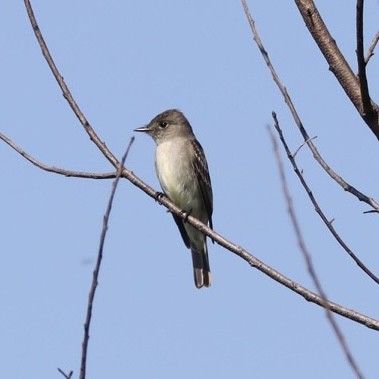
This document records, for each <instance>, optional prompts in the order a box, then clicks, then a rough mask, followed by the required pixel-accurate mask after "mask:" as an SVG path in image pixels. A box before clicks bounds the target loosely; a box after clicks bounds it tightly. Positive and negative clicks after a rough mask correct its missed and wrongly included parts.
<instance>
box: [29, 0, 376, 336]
mask: <svg viewBox="0 0 379 379" xmlns="http://www.w3.org/2000/svg"><path fill="white" fill-rule="evenodd" d="M24 1H25V6H26V9H27V11H28V15H29V19H30V22H31V24H32V26H33V30H34V31H35V35H36V38H37V40H38V42H39V44H40V46H41V49H42V53H43V54H44V56H45V58H46V56H47V57H48V58H46V60H47V63H48V65H49V67H50V69H51V70H52V72H53V74H54V76H55V78H56V79H57V81H58V83H59V85H60V86H61V88H62V86H63V84H64V82H63V78H62V76H61V75H60V73H59V72H58V70H57V68H56V67H55V65H52V64H53V62H52V58H51V56H50V53H49V52H48V49H47V46H46V44H45V42H44V41H43V38H42V34H41V32H40V30H39V27H38V25H37V21H36V19H35V17H34V14H33V11H32V8H31V5H30V2H29V1H28V0H24ZM65 88H67V86H66V85H65V84H64V86H63V92H64V93H65ZM67 91H68V88H67ZM68 94H70V92H69V91H68V93H66V94H65V98H66V99H67V101H68V103H69V104H70V106H71V108H72V109H73V110H74V112H79V113H75V114H76V115H77V116H78V118H79V120H80V122H81V123H82V125H83V127H84V128H85V130H86V131H87V133H88V135H89V136H90V137H91V140H93V141H94V143H95V144H96V146H97V147H98V148H99V150H100V151H101V152H102V153H103V154H104V156H105V157H106V158H107V159H108V160H109V161H110V162H111V163H112V165H113V166H114V167H115V168H118V167H119V163H118V161H117V159H116V158H115V156H114V155H113V154H112V153H111V152H110V151H109V150H108V148H107V147H106V145H105V144H103V143H101V140H100V139H99V137H98V136H97V135H96V133H95V131H94V130H93V129H92V127H91V126H90V124H89V123H88V121H87V120H86V118H85V117H84V115H83V116H82V113H81V111H80V110H79V109H78V108H77V105H76V103H75V102H72V101H73V99H72V98H71V97H70V96H68ZM121 176H122V177H124V178H126V179H127V180H129V182H131V183H132V184H133V185H135V186H136V187H138V188H139V189H141V190H142V191H143V192H145V193H146V194H147V195H148V196H150V197H151V198H153V199H154V200H155V199H156V198H157V195H158V193H159V192H157V191H155V190H154V189H153V188H152V187H150V186H149V185H147V184H146V183H145V182H144V181H142V180H141V179H140V178H139V177H137V176H136V175H134V174H133V173H132V172H131V171H130V170H127V169H126V168H125V167H124V169H123V172H122V175H121ZM159 204H161V205H163V206H164V207H166V208H167V209H168V210H169V211H170V212H172V213H173V214H175V215H176V216H178V217H180V218H182V219H183V220H185V221H186V222H188V223H189V224H191V225H192V226H194V227H195V228H196V229H198V230H200V231H202V232H203V233H204V234H206V235H207V236H208V237H210V238H211V239H213V240H214V241H215V242H216V243H218V244H219V245H220V246H222V247H224V248H225V249H227V250H229V251H231V252H232V253H234V254H236V255H238V256H239V257H241V258H242V259H244V260H245V261H246V262H247V263H248V264H250V266H252V267H254V268H256V269H258V270H259V271H261V272H262V273H264V274H265V275H267V276H269V277H270V278H271V279H273V280H275V281H277V282H278V283H280V284H281V285H283V286H285V287H287V288H288V289H290V290H291V291H293V292H295V293H297V294H299V295H300V296H302V297H303V298H304V299H305V300H307V301H310V302H313V303H315V304H317V305H319V306H322V303H321V298H320V296H318V295H317V294H315V293H314V292H312V291H310V290H308V289H307V288H305V287H303V286H301V285H299V284H298V283H296V282H294V281H293V280H291V279H289V278H287V277H286V276H284V275H282V274H281V273H280V272H278V271H276V270H274V269H273V268H272V267H270V266H268V265H267V264H265V263H263V262H262V261H260V260H259V259H258V258H256V257H254V256H253V255H252V254H250V253H249V252H248V251H247V250H245V249H243V248H242V247H240V246H238V245H236V244H234V243H232V242H230V241H228V240H227V239H226V238H224V237H223V236H221V235H220V234H218V233H217V232H215V231H214V230H212V229H210V228H209V227H208V226H207V225H205V224H203V223H202V222H201V221H199V220H198V219H196V218H194V217H193V216H191V215H190V216H188V215H186V214H184V212H183V210H182V209H180V208H178V207H177V206H176V205H175V204H173V203H172V202H171V201H170V200H169V199H168V198H167V197H161V198H160V199H159ZM378 209H379V207H378ZM328 304H329V307H330V309H331V310H332V311H333V312H335V313H337V314H339V315H341V316H343V317H346V318H348V319H350V320H352V321H354V322H357V323H360V324H362V325H365V326H367V327H368V328H371V329H374V330H379V321H378V320H375V319H373V318H371V317H368V316H366V315H363V314H361V313H359V312H356V311H354V310H352V309H348V308H346V307H343V306H342V305H339V304H336V303H332V302H329V303H328Z"/></svg>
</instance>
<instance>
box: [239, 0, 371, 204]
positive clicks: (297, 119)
mask: <svg viewBox="0 0 379 379" xmlns="http://www.w3.org/2000/svg"><path fill="white" fill-rule="evenodd" d="M242 4H243V7H244V10H245V13H246V16H247V19H248V21H249V24H250V28H251V31H252V33H253V38H254V41H255V42H256V44H257V46H258V48H259V50H260V52H261V54H262V56H263V59H264V60H265V62H266V64H267V66H268V68H269V70H270V72H271V75H272V77H273V79H274V82H275V83H276V85H277V86H278V88H279V90H280V92H281V93H282V95H283V97H284V101H285V102H286V104H287V105H288V108H289V110H290V111H291V114H292V117H293V118H294V120H295V123H296V125H297V127H298V129H299V130H300V133H301V134H302V136H303V138H304V141H306V143H307V145H308V147H309V149H310V150H311V151H312V154H313V157H314V158H315V159H316V161H317V162H318V163H319V164H320V165H321V167H322V168H323V169H324V170H325V171H326V172H327V174H328V175H329V176H330V177H331V178H332V179H333V180H335V181H336V182H337V183H338V184H339V185H340V186H341V187H342V188H343V189H344V190H345V191H347V192H350V193H351V194H352V195H354V196H355V197H357V198H358V200H360V201H363V202H365V203H367V204H368V205H370V206H371V207H372V208H374V209H376V210H377V211H379V203H378V202H376V201H375V200H374V199H373V198H370V197H368V196H366V195H365V194H363V193H362V192H360V191H358V190H357V189H356V188H354V187H353V186H352V185H350V184H349V183H347V182H346V181H345V180H344V179H342V178H341V177H340V176H339V175H338V174H337V173H336V172H335V171H334V170H333V169H332V168H331V167H330V166H329V165H328V164H327V163H326V162H325V160H324V159H323V158H322V157H321V155H320V153H319V152H318V150H317V149H316V146H315V145H314V143H313V142H312V139H311V138H310V137H309V135H308V133H307V131H306V130H305V128H304V125H303V123H302V121H301V119H300V117H299V115H298V113H297V111H296V108H295V106H294V104H293V102H292V100H291V98H290V96H289V94H288V92H287V89H286V88H285V87H284V85H283V84H282V82H281V81H280V79H279V76H278V74H277V73H276V71H275V69H274V66H273V65H272V63H271V60H270V57H269V55H268V53H267V51H266V50H265V48H264V46H263V43H262V41H261V39H260V37H259V34H258V32H257V29H256V27H255V21H254V20H253V18H252V17H251V14H250V11H249V8H248V6H247V4H246V1H245V0H242Z"/></svg>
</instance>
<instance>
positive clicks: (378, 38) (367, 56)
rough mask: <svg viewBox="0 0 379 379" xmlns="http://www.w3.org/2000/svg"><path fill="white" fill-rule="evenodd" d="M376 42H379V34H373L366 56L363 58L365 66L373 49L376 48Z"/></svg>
mask: <svg viewBox="0 0 379 379" xmlns="http://www.w3.org/2000/svg"><path fill="white" fill-rule="evenodd" d="M378 41H379V32H377V33H376V34H375V36H374V38H373V39H372V41H371V44H370V47H369V48H368V50H367V54H366V57H365V63H366V65H367V63H368V62H369V60H370V58H371V57H372V56H373V55H374V50H375V47H376V45H377V43H378Z"/></svg>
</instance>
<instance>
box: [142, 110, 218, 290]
mask: <svg viewBox="0 0 379 379" xmlns="http://www.w3.org/2000/svg"><path fill="white" fill-rule="evenodd" d="M135 131H136V132H145V133H147V134H149V135H150V136H151V137H152V138H153V139H154V141H155V142H156V144H157V149H156V153H155V169H156V173H157V176H158V179H159V183H160V185H161V187H162V190H163V192H164V193H165V195H166V196H167V197H168V198H169V199H170V200H171V201H172V202H173V203H174V204H175V205H176V206H177V207H179V208H181V209H183V210H184V211H185V212H187V213H188V214H190V215H191V216H194V217H196V218H197V219H199V220H200V221H202V222H203V223H204V224H208V223H209V226H210V227H211V228H212V227H213V226H212V211H213V195H212V186H211V179H210V177H209V172H208V164H207V160H206V159H205V155H204V151H203V148H202V147H201V145H200V143H199V142H198V141H197V139H196V137H195V135H194V134H193V131H192V127H191V125H190V123H189V122H188V120H187V119H186V117H185V116H184V114H183V113H182V112H180V111H179V110H177V109H170V110H167V111H165V112H163V113H161V114H159V115H158V116H156V117H154V118H153V119H152V120H151V121H150V123H149V124H148V125H147V126H145V127H142V128H138V129H135ZM173 216H174V220H175V223H176V225H177V226H178V228H179V231H180V234H181V236H182V238H183V241H184V243H185V245H186V246H187V248H189V249H191V253H192V262H193V270H194V280H195V285H196V287H197V288H201V287H209V286H210V285H211V273H210V269H209V260H208V248H207V241H206V236H205V235H204V234H203V233H202V232H200V231H199V230H197V229H195V228H194V227H193V226H192V225H190V224H189V223H187V222H183V220H182V219H181V218H179V217H178V216H176V215H174V214H173Z"/></svg>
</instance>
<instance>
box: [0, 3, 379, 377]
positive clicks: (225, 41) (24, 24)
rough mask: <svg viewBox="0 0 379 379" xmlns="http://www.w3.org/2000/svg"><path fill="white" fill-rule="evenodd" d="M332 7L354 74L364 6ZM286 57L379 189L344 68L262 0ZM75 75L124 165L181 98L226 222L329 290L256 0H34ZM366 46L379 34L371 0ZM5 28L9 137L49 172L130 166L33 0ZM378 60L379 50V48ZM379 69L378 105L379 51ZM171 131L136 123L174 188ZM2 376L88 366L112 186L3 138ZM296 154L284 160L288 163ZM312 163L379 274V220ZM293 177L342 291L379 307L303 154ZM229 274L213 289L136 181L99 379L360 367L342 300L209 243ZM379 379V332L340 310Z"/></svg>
mask: <svg viewBox="0 0 379 379" xmlns="http://www.w3.org/2000/svg"><path fill="white" fill-rule="evenodd" d="M319 3H320V4H318V6H319V10H320V12H321V14H322V16H323V17H324V19H325V21H326V23H327V24H328V26H329V29H330V31H331V33H332V34H333V36H334V38H335V39H336V41H337V43H338V45H339V46H340V48H341V50H342V52H343V53H344V54H345V56H346V58H347V59H348V61H349V62H350V64H351V65H352V67H353V68H354V70H355V71H356V63H355V52H354V51H355V42H354V41H355V31H354V25H355V15H354V12H355V5H354V4H350V3H347V2H344V1H341V0H340V1H338V0H337V1H334V2H325V1H324V2H322V1H319ZM248 4H249V6H250V10H251V12H252V16H253V17H254V18H255V20H256V23H257V28H258V31H259V32H260V35H261V38H262V40H263V42H264V44H265V47H266V49H267V50H268V52H269V54H270V57H271V59H272V61H273V63H274V65H275V67H276V69H277V71H278V73H279V75H280V77H281V79H282V81H283V82H284V84H285V85H286V87H287V89H288V91H289V92H290V94H291V96H292V99H293V101H294V103H295V105H296V107H297V110H298V112H299V114H300V116H301V117H302V120H303V122H304V124H305V126H306V128H307V130H308V133H309V134H310V135H311V136H317V137H318V138H317V139H316V140H315V143H316V145H317V146H318V148H319V150H320V152H321V154H323V156H324V158H325V159H326V160H327V162H328V163H329V164H330V165H331V166H332V167H333V168H334V169H335V170H336V171H337V172H338V173H339V174H340V175H341V176H343V177H344V178H345V179H346V180H347V181H349V182H351V183H352V184H353V185H355V186H356V187H357V188H359V189H360V190H361V191H363V192H365V193H366V194H367V195H368V196H372V197H376V199H378V197H379V180H378V175H377V173H378V170H377V162H378V159H379V150H378V143H377V141H376V140H375V137H374V135H373V134H372V133H371V132H370V131H369V129H368V127H367V126H366V125H365V124H364V123H363V122H362V120H361V119H360V117H359V116H358V114H357V112H356V111H355V109H354V107H353V106H352V105H351V104H350V102H349V101H348V99H347V97H346V96H345V94H344V93H343V91H342V90H341V88H340V87H339V85H338V83H337V81H336V80H335V78H334V77H333V76H332V74H331V73H330V72H329V71H328V66H327V64H326V62H325V61H324V59H323V57H322V56H321V54H320V52H319V50H318V49H317V47H316V45H315V43H314V42H313V40H312V39H311V37H310V35H309V33H308V32H307V30H306V29H305V27H304V23H303V20H302V19H301V17H300V15H299V12H298V11H297V9H296V8H295V5H294V4H293V3H292V2H277V1H275V2H274V1H249V2H248ZM32 5H33V6H34V11H35V14H36V17H37V20H38V22H39V25H40V28H41V30H42V32H43V34H44V37H45V39H46V42H47V44H48V46H49V48H50V52H51V53H52V55H53V57H54V59H55V61H56V64H57V66H58V68H59V69H60V71H61V73H62V75H63V76H64V78H65V81H66V83H67V84H68V86H69V87H70V89H71V91H72V93H73V95H74V97H75V99H76V101H77V102H78V104H79V106H80V107H81V109H82V111H83V112H84V113H85V115H86V116H87V118H88V119H89V121H90V122H91V124H92V126H93V127H94V129H95V130H96V132H97V133H98V134H99V135H100V137H101V139H102V140H103V141H105V143H106V144H107V146H108V147H109V148H110V149H111V151H112V152H113V153H114V154H115V155H116V156H119V157H121V155H122V154H123V152H124V151H125V149H126V146H127V144H128V142H129V140H130V138H131V136H132V135H133V129H134V128H136V127H138V126H142V125H144V124H145V123H147V122H148V121H149V120H150V119H151V118H152V117H154V116H155V115H156V114H157V113H160V112H161V111H163V110H165V109H168V108H180V109H181V110H182V111H183V112H184V113H185V114H186V116H187V117H188V119H189V120H190V122H191V124H192V126H193V129H194V131H195V133H196V135H197V137H198V139H199V140H200V142H201V144H202V145H203V147H204V149H205V151H206V155H207V159H208V164H209V167H210V172H211V178H212V184H213V192H214V218H213V220H214V228H215V230H216V231H218V232H220V233H221V234H223V235H225V237H227V238H228V239H230V240H232V241H233V242H235V243H237V244H239V245H241V246H243V247H245V248H246V249H248V250H249V251H250V252H251V253H252V254H254V255H255V256H257V257H258V258H259V259H261V260H263V261H264V262H266V263H268V264H270V265H272V266H273V267H274V268H276V269H277V270H279V271H280V272H282V273H283V274H285V275H287V276H289V277H290V278H292V279H293V280H295V281H298V282H299V283H301V284H302V285H304V286H306V287H308V288H310V289H314V288H313V285H312V282H311V279H310V278H309V275H308V273H307V270H306V267H305V264H304V262H303V258H302V256H301V253H300V252H299V250H298V247H297V243H296V239H295V237H294V233H293V230H292V227H291V224H290V221H289V218H288V214H287V210H286V205H285V203H284V199H283V195H282V192H281V187H280V181H279V177H278V170H277V166H276V162H275V158H274V154H273V151H272V146H271V142H270V139H269V136H268V133H267V130H266V126H267V124H272V119H271V112H272V111H273V110H275V111H276V112H277V115H278V117H279V120H280V123H281V126H282V128H283V130H284V133H285V135H286V136H287V138H288V142H289V144H290V146H291V148H292V149H293V150H295V149H296V148H297V147H298V146H299V145H300V144H301V142H302V141H301V136H300V134H299V133H298V132H297V130H296V128H295V126H294V123H293V121H292V119H291V117H290V114H289V111H288V110H287V108H286V106H285V104H284V102H283V100H282V97H281V95H280V94H279V92H278V90H277V88H276V87H275V85H274V83H273V81H272V80H271V77H270V74H269V72H268V70H267V67H266V65H265V64H264V62H263V60H262V58H261V56H260V53H259V51H258V49H257V48H256V46H255V44H254V42H253V41H252V36H251V31H250V29H249V26H248V23H247V20H246V18H245V15H244V13H243V9H242V6H241V4H240V2H238V1H234V2H222V4H221V2H217V1H207V2H203V1H196V0H193V1H180V2H178V1H171V0H170V1H165V2H157V1H151V0H150V1H139V2H123V1H107V2H101V1H87V0H83V1H80V2H76V1H72V0H67V1H65V2H40V1H33V4H32ZM366 7H367V11H366V19H365V21H366V24H365V27H366V28H365V32H366V46H367V44H368V43H369V42H370V41H371V38H372V36H373V35H374V34H375V33H376V32H377V30H378V23H377V15H378V3H377V2H374V1H372V2H367V5H366ZM0 23H1V25H2V29H3V33H1V37H0V41H1V49H2V54H1V58H0V59H1V65H2V70H1V71H0V82H1V84H2V96H1V109H2V111H1V112H0V125H1V130H0V131H1V132H2V133H4V134H5V135H7V136H8V137H9V138H11V139H13V140H14V141H15V142H16V143H17V144H18V145H20V146H21V147H22V148H23V149H25V150H26V151H27V152H28V153H30V154H31V155H33V156H35V157H36V158H37V159H39V160H41V161H43V162H44V163H46V164H50V165H55V166H58V167H62V168H66V169H72V170H79V171H89V172H108V171H112V168H111V167H110V165H109V164H108V162H107V161H106V160H105V159H104V158H103V157H102V155H101V154H100V153H99V151H98V150H97V149H96V148H95V146H94V145H93V144H92V143H91V141H90V140H89V138H88V137H87V135H86V134H85V133H84V131H83V130H82V127H81V126H80V124H79V122H78V121H77V119H76V118H75V116H74V115H73V113H72V112H71V110H70V109H69V107H68V105H67V103H66V102H65V100H64V98H63V96H62V94H61V91H60V90H59V88H58V86H57V84H56V82H55V81H54V79H53V77H52V75H51V73H50V71H49V69H48V67H47V64H46V63H45V61H44V59H43V57H42V54H41V52H40V49H39V47H38V45H37V42H36V40H35V37H34V34H33V32H32V29H31V26H30V24H29V21H28V19H27V16H26V11H25V9H24V6H23V3H22V2H15V1H8V2H6V3H5V4H4V5H3V7H2V12H1V14H0ZM377 55H378V54H377ZM377 55H375V56H374V57H373V58H372V60H371V62H370V64H369V66H368V76H369V80H370V82H371V87H370V89H371V95H372V97H373V98H374V99H376V101H377V100H378V97H379V93H378V86H377V85H376V83H378V80H379V75H378V72H379V71H378V69H377V68H378V56H377ZM154 148H155V147H154V143H153V141H152V140H151V139H149V138H148V137H147V136H144V135H137V136H136V140H135V143H134V145H133V146H132V149H131V151H130V154H129V156H128V159H127V163H126V166H127V167H128V168H129V169H131V170H132V171H133V172H134V173H135V174H136V175H138V176H139V177H140V178H142V179H143V180H145V181H146V182H147V183H149V184H150V185H152V186H153V187H154V188H156V189H157V190H159V185H158V181H157V179H156V177H155V172H154ZM0 157H1V170H2V178H3V180H2V185H1V196H2V199H3V202H2V207H1V208H2V212H1V214H0V220H1V221H0V222H1V226H2V227H1V240H2V249H1V250H2V264H1V265H0V298H1V303H2V307H1V312H0V325H1V342H0V353H1V356H2V374H3V376H4V377H7V378H28V377H39V378H52V377H57V378H59V377H62V376H61V375H60V374H59V373H58V372H57V371H56V369H57V367H60V368H62V369H63V370H65V371H67V372H68V371H69V370H73V371H74V377H78V374H79V367H80V366H79V365H80V353H81V341H82V335H83V323H84V316H85V309H86V302H87V295H88V291H89V287H90V282H91V277H92V270H93V266H94V263H95V258H96V253H97V249H98V244H99V235H100V231H101V227H102V217H103V214H104V211H105V208H106V204H107V201H108V197H109V194H110V190H111V181H105V180H104V181H100V180H97V181H95V180H86V179H76V178H65V177H62V176H58V175H54V174H49V173H46V172H43V171H41V170H39V169H37V168H35V167H34V166H32V165H31V164H30V163H28V162H27V161H25V160H24V159H22V157H21V156H19V155H18V154H16V153H15V152H14V151H13V150H11V149H10V148H9V147H8V146H7V145H5V144H4V143H1V144H0ZM283 157H284V155H283ZM297 157H298V164H299V165H300V167H301V168H302V169H303V170H304V175H305V177H306V179H307V180H308V182H309V184H310V186H311V187H312V190H313V193H314V195H315V196H316V197H317V198H318V200H319V202H320V205H321V206H322V208H323V209H324V211H325V212H326V214H327V215H328V217H329V218H330V219H332V218H335V221H334V224H333V225H334V226H335V227H336V229H337V231H338V232H339V233H340V234H341V236H342V237H343V238H344V239H345V241H346V242H347V243H348V245H349V246H350V247H351V248H352V249H353V250H354V251H355V253H356V254H357V255H358V256H359V257H360V258H361V259H362V260H363V261H364V262H365V263H366V264H367V265H368V266H369V267H370V268H371V269H372V270H373V271H374V272H376V273H379V261H378V254H377V245H378V244H377V230H378V227H379V221H378V217H377V216H376V215H373V214H369V215H364V214H363V212H364V211H365V210H367V209H368V207H367V206H366V205H365V204H363V203H359V202H358V200H356V199H355V198H354V197H352V196H351V195H349V194H347V193H344V191H343V190H342V189H341V188H339V187H338V186H337V184H336V183H334V182H332V181H331V180H330V179H329V178H328V177H327V175H326V174H325V173H324V172H323V171H322V169H321V168H320V167H319V166H318V165H317V164H316V162H315V161H314V160H313V158H312V157H311V154H310V153H309V151H307V149H306V148H303V149H302V150H301V151H300V152H299V154H298V155H297ZM284 162H285V169H286V173H287V177H288V182H289V187H290V190H291V194H292V197H293V200H294V205H295V208H296V210H297V214H298V217H299V222H300V223H301V227H302V231H303V234H304V238H305V240H306V243H307V246H308V249H309V250H310V252H311V254H312V259H313V262H314V265H315V267H316V269H317V273H318V274H319V277H320V280H321V282H322V285H323V287H324V289H325V290H326V292H327V294H328V296H329V298H330V299H331V300H333V301H335V302H337V303H340V304H343V305H345V306H346V307H348V308H352V309H355V310H357V311H359V312H362V313H364V314H367V315H369V316H371V317H373V318H378V317H379V307H378V302H377V301H376V299H377V296H378V290H379V289H378V287H377V285H375V284H374V283H373V282H372V281H370V280H369V279H368V278H367V277H366V276H365V275H364V274H363V273H362V272H361V271H359V269H358V268H357V267H356V266H355V264H354V263H353V262H352V261H351V259H349V258H348V257H347V256H346V254H345V253H344V252H343V251H342V250H341V248H340V247H339V246H338V244H337V242H336V241H335V240H334V239H333V238H332V236H331V235H330V234H329V233H328V232H327V230H326V229H325V227H324V226H323V225H322V223H321V221H320V219H319V218H318V216H317V215H316V213H315V212H314V210H313V207H312V206H311V204H310V203H309V200H308V199H307V197H306V194H305V193H304V191H303V190H302V188H301V187H300V184H299V182H298V180H297V179H296V177H295V175H294V174H293V172H292V169H291V167H290V165H289V162H288V161H286V160H285V161H284ZM209 250H210V263H211V268H212V275H213V279H214V281H213V285H212V287H211V288H210V289H207V290H200V291H199V290H197V289H196V288H195V287H194V284H193V279H192V271H191V270H192V269H191V263H190V254H189V252H188V251H187V250H186V248H185V246H184V244H183V243H182V241H181V238H180V235H179V233H178V231H177V230H176V226H175V224H174V223H173V220H172V217H171V216H170V215H169V214H168V213H167V212H166V210H165V209H164V208H163V207H161V206H159V204H158V203H156V202H155V201H154V200H152V199H150V198H149V197H147V196H146V195H145V194H144V193H142V192H141V191H140V190H138V189H137V188H136V187H134V186H133V185H132V184H131V183H129V182H127V181H125V180H123V181H121V183H120V186H119V188H118V191H117V194H116V198H115V202H114V206H113V211H112V214H111V219H110V225H109V232H108V235H107V239H106V245H105V252H104V254H105V255H104V260H103V266H102V270H101V276H100V281H99V287H98V292H97V297H96V299H95V305H94V316H93V324H92V328H91V333H90V334H91V338H90V347H89V353H88V354H89V355H88V377H89V378H92V379H96V378H105V377H112V378H120V377H133V378H165V379H170V378H178V377H179V378H183V379H186V378H194V377H196V378H231V377H238V378H251V377H256V378H277V377H283V378H289V377H290V378H305V377H306V378H335V377H339V378H354V375H353V373H352V371H351V369H350V368H349V366H348V364H347V362H346V359H345V357H344V355H343V353H342V351H341V348H340V346H339V345H338V343H337V341H336V338H335V336H334V335H333V333H332V331H331V328H330V326H329V324H328V322H327V320H326V318H325V313H324V311H323V310H322V309H321V308H319V307H317V306H315V305H313V304H310V303H307V302H306V301H304V300H303V299H302V298H300V297H299V296H297V295H296V294H294V293H292V292H290V291H289V290H287V289H286V288H284V287H282V286H280V285H279V284H277V283H275V282H274V281H272V280H271V279H270V278H268V277H266V276H264V275H263V274H261V273H260V272H259V271H257V270H255V269H252V268H250V267H249V266H248V264H246V263H245V262H244V261H242V260H241V259H239V258H238V257H236V256H234V255H233V254H232V253H230V252H227V251H225V250H223V249H221V248H220V247H219V246H217V245H212V244H210V246H209ZM337 321H338V324H339V325H340V327H341V329H342V331H343V333H344V335H345V337H346V339H347V342H348V344H349V346H350V348H351V350H352V353H353V354H354V357H355V358H356V360H357V362H358V364H359V366H360V368H361V370H362V372H363V373H364V374H365V376H366V378H373V377H376V375H377V372H378V369H379V367H378V359H377V357H378V353H379V347H378V346H379V345H378V338H379V335H378V333H377V332H375V331H372V330H369V329H367V328H366V327H364V326H361V325H358V324H355V323H353V322H351V321H349V320H346V319H343V318H341V317H337Z"/></svg>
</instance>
